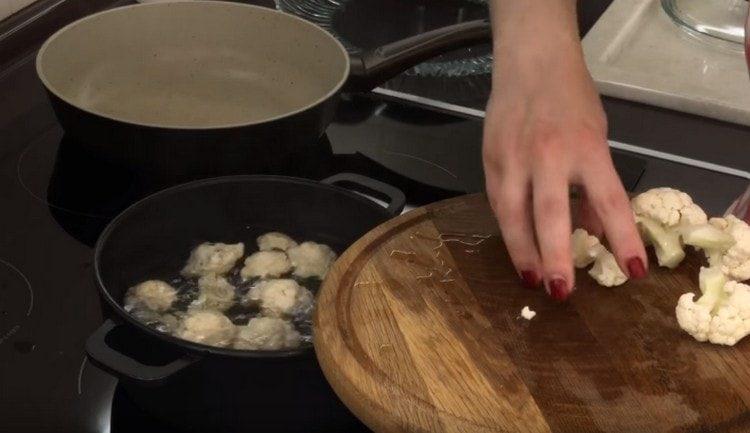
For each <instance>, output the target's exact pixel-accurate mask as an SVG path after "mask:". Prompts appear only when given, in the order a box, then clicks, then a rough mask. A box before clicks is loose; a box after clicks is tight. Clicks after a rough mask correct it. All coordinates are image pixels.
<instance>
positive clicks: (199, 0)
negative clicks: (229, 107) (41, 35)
mask: <svg viewBox="0 0 750 433" xmlns="http://www.w3.org/2000/svg"><path fill="white" fill-rule="evenodd" d="M183 4H184V5H196V4H200V5H204V6H208V7H239V8H249V9H254V10H256V11H260V12H259V13H271V14H280V15H283V16H285V18H286V19H289V20H295V21H297V22H299V23H302V24H303V25H304V26H306V27H308V28H309V29H310V31H317V32H319V33H321V34H323V35H325V36H326V37H327V38H328V39H329V40H330V41H331V42H333V43H334V45H335V46H336V47H338V48H339V50H340V52H341V55H342V56H343V58H344V59H345V62H344V65H345V67H344V70H343V74H342V76H341V78H340V79H339V81H338V82H337V83H336V85H335V86H333V87H332V88H331V90H329V91H328V92H327V93H326V94H325V95H323V96H321V97H320V98H318V99H316V100H314V101H312V102H309V103H308V104H306V105H305V106H303V107H300V108H297V109H295V110H293V111H287V112H286V113H283V114H279V115H277V116H273V117H269V118H267V119H261V120H257V121H252V122H236V123H226V124H216V125H204V126H200V125H181V124H174V125H168V124H159V123H152V122H144V121H140V120H137V119H127V118H125V117H121V116H115V115H110V114H106V113H103V112H101V111H99V110H95V109H93V108H91V107H84V106H83V105H81V104H79V103H77V102H76V101H74V100H73V99H72V98H70V97H69V96H68V95H66V94H65V93H64V92H61V91H60V90H58V89H56V88H55V86H53V85H52V83H50V81H49V80H48V79H47V76H46V73H45V67H44V65H42V63H43V58H44V55H45V53H46V52H47V50H48V48H49V46H50V45H51V44H52V42H54V41H55V40H56V39H57V38H59V37H60V36H61V35H62V34H64V33H65V32H66V31H68V30H70V29H71V28H74V27H76V26H79V25H82V24H83V23H85V22H88V21H93V20H95V19H96V18H98V17H99V16H101V15H106V14H116V13H122V11H125V10H130V9H133V8H148V7H153V8H157V7H180V6H175V5H183ZM209 5H210V6H209ZM190 7H192V6H190ZM35 66H36V72H37V75H38V76H39V79H40V80H41V82H42V84H43V85H44V87H45V88H46V89H47V91H49V92H50V93H52V94H53V95H55V97H57V98H58V99H60V100H61V101H63V102H65V103H66V104H68V105H70V106H72V107H75V108H77V109H79V110H81V111H84V112H86V113H89V114H91V115H94V116H98V117H101V118H104V119H109V120H112V121H116V122H120V123H124V124H128V125H134V126H138V127H144V128H157V129H163V130H186V131H212V130H223V129H234V128H243V127H251V126H258V125H263V124H267V123H271V122H276V121H280V120H283V119H287V118H290V117H293V116H295V115H297V114H300V113H303V112H306V111H308V110H311V109H314V108H315V107H317V106H320V105H322V104H324V103H326V102H327V101H329V100H331V99H333V98H335V97H336V94H337V93H338V92H339V91H340V90H341V88H342V87H343V86H344V84H346V82H347V80H348V79H349V74H350V71H351V58H350V56H349V53H348V52H347V51H346V48H344V45H343V44H342V43H341V42H340V41H339V40H338V39H336V38H335V37H334V36H333V35H331V34H330V33H329V32H327V31H325V30H324V29H322V28H320V27H318V26H317V25H315V24H313V23H311V22H309V21H306V20H304V19H302V18H300V17H298V16H295V15H292V14H289V13H287V12H283V11H280V10H277V9H270V8H267V7H263V6H258V5H252V4H247V3H236V2H231V1H218V0H194V1H190V2H156V3H136V4H132V5H126V6H120V7H116V8H112V9H106V10H103V11H100V12H97V13H94V14H91V15H87V16H85V17H83V18H80V19H78V20H76V21H73V22H72V23H70V24H68V25H66V26H64V27H62V28H61V29H59V30H58V31H56V32H55V33H54V34H52V36H50V37H49V38H48V39H47V40H46V41H45V42H44V44H42V46H41V48H39V51H38V52H37V55H36V62H35Z"/></svg>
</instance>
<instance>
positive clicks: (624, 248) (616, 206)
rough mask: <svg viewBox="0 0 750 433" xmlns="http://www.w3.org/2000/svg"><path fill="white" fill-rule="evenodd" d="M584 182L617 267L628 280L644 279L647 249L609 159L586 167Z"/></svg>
mask: <svg viewBox="0 0 750 433" xmlns="http://www.w3.org/2000/svg"><path fill="white" fill-rule="evenodd" d="M583 183H584V188H585V189H586V194H587V195H588V197H589V203H590V204H591V207H592V208H593V210H594V212H595V213H596V214H597V215H598V216H599V220H600V221H601V222H602V225H603V226H604V233H605V235H606V237H607V240H608V241H609V245H610V248H611V249H612V253H613V254H614V255H615V257H616V258H617V263H618V264H619V265H620V268H621V269H623V271H624V272H625V273H627V274H628V276H629V277H630V278H643V277H645V276H646V274H647V273H648V259H647V256H646V250H645V248H644V246H643V241H641V237H640V236H639V234H638V229H637V228H636V225H635V218H634V217H633V211H632V210H631V207H630V200H629V199H628V195H627V193H626V192H625V188H623V186H622V183H621V182H620V178H619V176H618V175H617V171H616V170H615V168H614V165H613V164H612V162H611V159H609V158H608V157H607V161H606V163H601V164H595V165H591V166H589V168H588V169H587V170H586V172H585V174H584V179H583Z"/></svg>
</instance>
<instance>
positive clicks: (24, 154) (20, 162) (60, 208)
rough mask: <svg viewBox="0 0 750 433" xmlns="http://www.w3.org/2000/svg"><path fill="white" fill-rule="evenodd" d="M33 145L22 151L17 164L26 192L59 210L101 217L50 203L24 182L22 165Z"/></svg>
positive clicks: (18, 173) (21, 182) (22, 185)
mask: <svg viewBox="0 0 750 433" xmlns="http://www.w3.org/2000/svg"><path fill="white" fill-rule="evenodd" d="M33 147H34V144H32V145H31V146H29V147H27V148H26V149H24V151H23V152H22V153H21V156H19V157H18V163H17V164H16V176H17V177H18V182H19V183H20V184H21V188H23V189H24V190H26V192H27V193H29V195H30V196H31V197H32V198H34V199H35V200H37V201H39V202H40V203H42V204H45V205H47V206H49V207H52V208H55V209H59V210H62V211H65V212H70V213H72V214H75V215H80V216H85V217H90V218H101V215H95V214H90V213H85V212H78V211H75V210H72V209H67V208H64V207H62V206H58V205H56V204H54V203H50V202H49V201H48V200H46V199H45V198H43V197H40V196H39V195H38V194H37V193H35V192H34V191H33V190H32V189H31V187H29V186H28V185H27V184H26V182H24V180H23V174H22V171H21V166H22V165H23V161H24V159H25V158H26V155H27V154H28V153H29V152H30V151H31V149H32V148H33Z"/></svg>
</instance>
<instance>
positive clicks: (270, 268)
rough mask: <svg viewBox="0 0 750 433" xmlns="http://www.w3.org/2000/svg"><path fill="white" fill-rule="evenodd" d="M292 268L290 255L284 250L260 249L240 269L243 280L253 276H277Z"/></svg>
mask: <svg viewBox="0 0 750 433" xmlns="http://www.w3.org/2000/svg"><path fill="white" fill-rule="evenodd" d="M291 270H292V264H291V262H290V261H289V257H287V256H286V253H284V252H283V251H258V252H257V253H254V254H253V255H251V256H250V257H248V258H247V259H245V266H244V267H243V268H242V270H241V271H240V276H242V279H243V280H249V279H251V278H268V277H271V278H275V277H280V276H282V275H283V274H286V273H287V272H289V271H291Z"/></svg>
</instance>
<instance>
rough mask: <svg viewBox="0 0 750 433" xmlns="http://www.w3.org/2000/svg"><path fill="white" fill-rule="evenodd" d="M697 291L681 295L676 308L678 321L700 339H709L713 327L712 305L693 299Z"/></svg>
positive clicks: (683, 327)
mask: <svg viewBox="0 0 750 433" xmlns="http://www.w3.org/2000/svg"><path fill="white" fill-rule="evenodd" d="M693 298H695V293H685V294H684V295H682V296H680V300H679V301H677V308H675V315H676V316H677V323H678V324H679V325H680V328H682V329H683V330H684V331H685V332H687V333H688V334H690V335H692V336H693V338H695V339H696V340H698V341H707V340H708V332H709V330H710V329H711V307H710V306H707V305H701V304H699V303H696V302H695V301H693Z"/></svg>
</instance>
